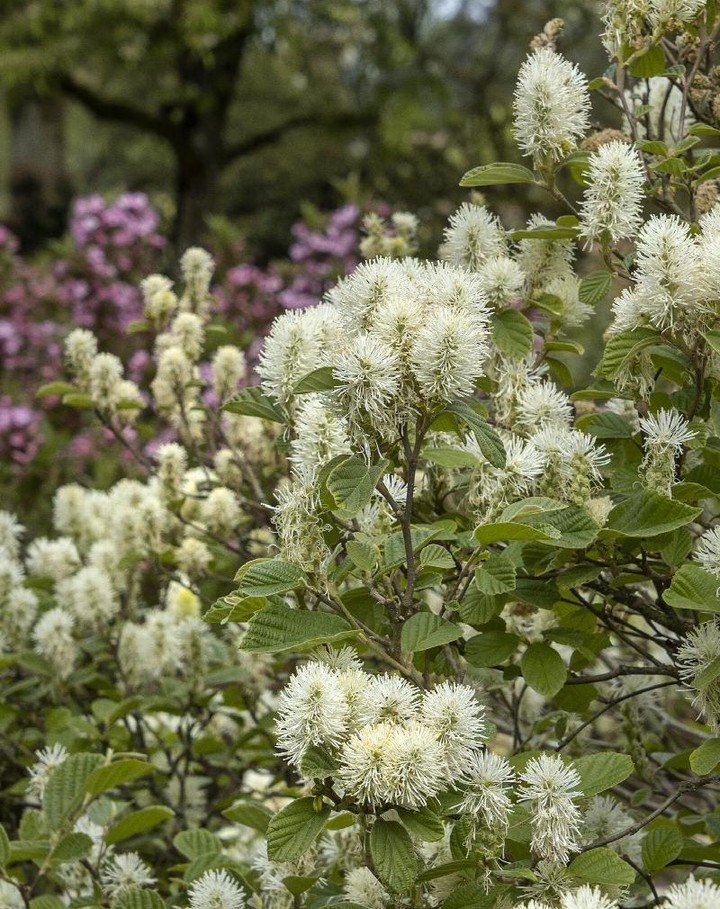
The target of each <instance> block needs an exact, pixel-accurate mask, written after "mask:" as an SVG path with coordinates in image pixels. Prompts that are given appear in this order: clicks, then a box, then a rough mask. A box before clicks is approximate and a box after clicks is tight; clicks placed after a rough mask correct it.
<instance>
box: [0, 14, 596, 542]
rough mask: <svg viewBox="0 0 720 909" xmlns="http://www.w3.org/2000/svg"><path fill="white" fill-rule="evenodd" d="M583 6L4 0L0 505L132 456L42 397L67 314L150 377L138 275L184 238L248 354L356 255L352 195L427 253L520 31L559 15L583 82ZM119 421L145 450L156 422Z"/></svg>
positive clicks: (171, 260)
mask: <svg viewBox="0 0 720 909" xmlns="http://www.w3.org/2000/svg"><path fill="white" fill-rule="evenodd" d="M599 6H600V3H599V0H556V2H552V0H496V2H492V0H3V3H2V4H0V503H2V505H1V506H0V507H3V508H9V509H11V510H16V511H17V512H18V514H19V515H20V518H21V520H22V522H23V523H24V524H26V525H27V526H28V527H30V528H33V529H35V530H40V529H42V528H44V527H45V526H46V524H47V521H48V515H49V511H50V507H51V501H52V494H53V492H54V490H55V489H56V488H57V487H58V486H59V485H61V484H62V483H65V482H79V483H84V484H88V485H91V486H95V487H98V488H104V487H106V486H107V485H109V484H110V483H111V482H113V481H114V480H115V479H117V478H118V477H119V476H125V475H132V473H133V470H134V469H135V468H134V466H133V464H132V463H130V462H129V461H128V459H127V457H126V452H124V451H123V448H122V446H120V445H118V444H117V442H116V441H115V440H114V439H113V438H112V437H111V436H108V435H107V433H106V434H104V435H103V433H102V432H101V431H99V429H98V427H97V423H96V422H95V421H94V420H93V419H92V416H91V415H89V414H88V413H87V412H83V411H82V409H78V410H73V409H72V407H71V406H68V405H67V402H65V403H62V402H61V400H60V396H59V395H58V394H45V395H43V394H40V395H38V390H39V389H40V388H41V387H42V386H44V385H45V384H46V383H48V382H53V381H54V380H57V379H58V378H62V376H63V362H62V343H63V338H64V337H65V335H66V334H67V332H68V331H69V330H70V328H71V327H74V326H77V325H80V326H83V327H86V328H89V329H91V330H92V331H93V332H94V333H95V334H96V335H97V337H98V341H99V344H100V347H101V349H102V350H105V351H110V352H112V353H115V354H117V355H118V356H120V357H121V359H122V361H123V363H124V364H125V368H126V375H127V376H128V377H129V378H132V379H133V380H134V381H136V382H137V383H138V384H139V385H140V387H141V388H147V387H148V383H149V381H150V379H151V378H152V375H153V362H152V356H151V353H150V352H149V351H151V345H152V339H151V338H150V337H149V336H148V335H147V333H143V331H142V330H141V331H139V332H138V333H135V332H134V331H133V325H134V324H135V323H136V321H137V320H138V319H141V317H142V299H141V294H140V291H139V282H140V280H141V279H142V278H143V277H144V276H146V275H147V274H149V273H151V272H156V271H166V272H168V273H170V274H174V273H175V271H176V268H177V265H176V263H177V259H178V255H179V253H180V252H182V251H183V250H184V249H185V248H186V247H187V246H189V245H191V244H198V243H200V244H203V245H206V246H207V247H208V248H209V249H210V250H211V252H212V253H213V255H214V257H215V259H216V262H217V270H216V279H215V280H216V283H215V286H214V288H213V290H214V293H215V298H216V301H217V302H216V306H215V309H214V312H213V318H214V320H216V321H217V324H218V327H219V329H220V331H221V333H222V336H223V337H224V338H226V339H227V341H229V342H232V343H235V344H238V345H240V346H242V347H243V349H245V350H247V351H248V352H249V356H250V359H251V360H252V357H253V356H255V355H257V351H258V350H259V348H260V346H261V343H262V337H263V334H264V332H265V331H266V330H267V328H268V326H269V324H270V322H271V320H272V319H273V317H274V316H276V315H277V314H278V313H279V312H282V311H283V310H284V309H287V308H293V307H297V306H304V305H308V304H309V303H313V302H316V301H317V300H319V299H320V297H321V296H322V294H323V292H324V290H325V289H327V288H328V287H329V286H331V285H332V284H333V283H334V282H335V281H336V280H337V278H338V277H339V276H340V275H342V274H344V273H346V272H347V271H348V270H349V269H351V268H353V267H354V265H355V264H356V261H357V247H358V241H359V238H360V224H361V220H362V217H363V213H364V212H368V211H379V212H380V213H383V214H387V213H389V212H392V211H393V210H403V209H404V210H410V211H412V212H415V213H416V214H417V215H418V216H419V218H420V222H421V229H420V234H419V237H418V240H419V247H420V249H419V252H420V254H421V255H430V256H433V255H435V253H436V250H437V245H438V242H439V240H440V238H441V236H442V229H443V226H444V225H445V223H446V221H447V217H448V215H449V214H451V213H452V211H453V210H454V209H455V208H456V207H457V206H458V205H459V204H460V202H462V201H463V200H465V199H467V198H468V191H467V190H463V189H461V188H460V187H459V185H458V183H459V180H460V178H461V176H462V175H463V173H464V172H465V171H466V170H468V169H469V168H471V167H473V166H475V165H478V164H483V163H488V162H491V161H496V160H518V153H517V149H516V148H515V145H514V142H513V138H512V131H511V105H512V94H513V89H514V85H515V79H516V75H517V71H518V69H519V67H520V64H521V62H522V60H523V59H524V57H525V55H526V53H527V49H528V42H529V41H530V39H531V38H532V37H533V35H535V34H536V33H538V32H539V31H540V30H541V29H542V27H543V25H544V24H545V22H547V21H548V20H549V19H550V18H553V17H555V16H562V18H563V19H564V20H565V33H564V36H563V39H562V42H561V45H560V49H561V50H562V51H563V53H565V54H566V55H567V56H568V57H569V58H570V59H572V60H574V61H576V62H578V63H579V64H580V66H581V68H582V69H583V70H584V71H585V73H586V74H587V75H588V77H590V78H592V77H593V76H595V75H597V74H599V73H601V72H602V71H603V69H604V68H605V66H606V65H607V60H606V58H605V56H604V53H603V51H602V48H601V45H600V42H599V40H598V35H599V33H600V31H601V23H600V17H599ZM598 113H599V114H602V118H603V119H605V117H606V114H607V112H605V111H599V112H598ZM570 190H571V191H572V192H574V193H575V194H576V195H577V193H578V192H579V187H578V186H574V187H571V188H570ZM487 202H488V204H489V205H490V207H491V208H492V209H494V210H495V211H496V212H498V214H500V215H501V217H502V219H503V220H504V222H505V224H506V225H507V226H508V227H516V226H520V225H521V224H523V223H524V222H525V220H526V219H527V216H528V215H529V214H530V213H531V212H533V211H536V210H542V211H543V212H544V213H545V214H546V215H547V216H548V217H551V218H552V217H555V216H557V215H558V214H561V213H563V212H561V211H560V210H555V209H553V207H552V203H550V204H549V200H548V197H547V194H545V193H542V194H541V191H540V190H537V189H535V188H532V187H527V186H525V185H520V186H517V185H509V186H500V187H495V188H490V189H489V190H488V192H487ZM586 267H587V263H580V268H581V270H583V269H585V268H586ZM604 324H605V319H604V314H603V313H602V312H600V313H596V315H595V316H594V317H593V320H592V321H591V322H590V323H589V324H588V325H586V326H584V327H583V329H581V330H580V333H579V339H580V340H581V341H582V342H583V343H584V344H585V348H586V355H585V357H584V359H582V360H578V358H575V360H574V362H573V363H572V364H571V365H570V370H571V371H568V372H567V377H566V380H565V384H566V385H567V386H568V387H571V386H572V385H573V384H575V383H577V382H579V381H582V380H583V379H584V378H587V375H588V373H589V370H590V369H591V368H592V366H593V365H594V364H595V363H596V362H597V355H598V346H599V343H600V338H601V334H602V326H603V325H604ZM215 337H218V336H215ZM218 343H220V342H219V341H218ZM559 356H560V357H563V356H564V355H562V354H561V355H559ZM128 433H129V434H131V435H132V444H133V445H135V446H136V447H137V446H142V447H146V451H147V454H148V456H150V457H151V456H152V446H153V445H154V444H157V442H158V435H157V426H156V425H155V424H154V423H153V421H152V419H151V418H149V419H141V420H138V421H137V423H136V424H135V426H134V427H133V428H132V429H131V430H130V429H128ZM124 457H125V460H124V461H123V458H124Z"/></svg>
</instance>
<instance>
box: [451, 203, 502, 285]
mask: <svg viewBox="0 0 720 909" xmlns="http://www.w3.org/2000/svg"><path fill="white" fill-rule="evenodd" d="M506 247H507V243H506V240H505V234H504V231H503V229H502V226H501V225H500V222H499V221H498V219H497V217H496V216H495V215H493V214H491V213H490V212H489V211H488V210H487V208H485V206H484V205H473V204H471V203H470V202H463V204H462V205H461V206H460V208H458V210H457V211H456V212H455V214H453V215H451V216H450V222H449V224H448V226H447V227H446V228H445V239H444V242H443V245H442V247H441V249H440V255H441V257H442V258H443V259H445V260H446V261H447V262H449V263H450V264H451V265H456V266H459V267H461V268H467V269H468V270H469V271H478V270H479V269H480V266H481V265H482V263H483V262H484V261H485V260H486V259H488V258H490V257H492V256H500V255H502V254H503V253H505V251H506Z"/></svg>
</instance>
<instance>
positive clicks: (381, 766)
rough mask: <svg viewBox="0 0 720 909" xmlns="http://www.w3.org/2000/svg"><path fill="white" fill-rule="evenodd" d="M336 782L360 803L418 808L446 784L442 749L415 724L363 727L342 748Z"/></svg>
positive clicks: (374, 805)
mask: <svg viewBox="0 0 720 909" xmlns="http://www.w3.org/2000/svg"><path fill="white" fill-rule="evenodd" d="M338 778H339V780H340V782H341V783H342V785H343V786H344V787H345V790H346V792H347V793H348V795H350V796H352V797H353V798H354V799H356V800H357V801H358V802H359V803H360V804H363V805H370V806H371V807H375V808H376V807H379V806H380V805H385V804H396V805H400V806H402V807H404V808H419V807H421V806H423V805H426V804H427V801H428V799H430V798H432V796H434V795H436V794H437V793H438V792H439V791H440V790H441V789H443V788H444V787H445V786H446V785H447V777H446V765H445V763H444V750H443V748H442V746H441V745H440V743H439V742H438V740H437V739H436V738H435V736H434V735H433V734H432V732H431V731H430V730H429V729H427V728H426V727H425V726H422V725H421V724H420V723H419V722H417V721H414V722H410V723H408V724H407V725H404V726H400V725H398V724H396V723H392V722H383V723H377V724H375V725H371V726H365V727H364V728H363V729H361V730H360V731H359V732H357V733H356V734H355V735H353V736H351V738H350V739H349V740H348V741H347V742H346V743H345V745H344V746H343V748H342V751H341V753H340V769H339V772H338Z"/></svg>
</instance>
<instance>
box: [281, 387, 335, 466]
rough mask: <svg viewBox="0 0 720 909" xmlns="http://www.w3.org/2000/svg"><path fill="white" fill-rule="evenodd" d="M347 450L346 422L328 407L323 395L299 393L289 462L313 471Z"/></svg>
mask: <svg viewBox="0 0 720 909" xmlns="http://www.w3.org/2000/svg"><path fill="white" fill-rule="evenodd" d="M349 451H350V441H349V439H348V427H347V421H346V420H345V419H343V417H341V416H338V414H337V413H336V412H335V411H334V410H331V409H330V407H328V400H327V398H326V397H325V396H324V395H320V394H309V395H303V397H302V398H301V399H300V403H299V405H298V408H297V413H296V415H295V436H294V438H293V439H292V441H291V442H290V461H291V462H292V463H293V464H294V465H296V466H298V467H300V468H302V469H305V470H315V469H317V468H319V467H321V466H322V465H323V464H326V463H327V462H328V461H331V460H332V459H333V458H334V457H336V456H337V455H340V454H343V453H347V452H349Z"/></svg>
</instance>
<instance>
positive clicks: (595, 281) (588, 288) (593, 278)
mask: <svg viewBox="0 0 720 909" xmlns="http://www.w3.org/2000/svg"><path fill="white" fill-rule="evenodd" d="M611 284H612V275H611V274H610V272H609V271H594V272H593V273H592V274H589V275H585V277H584V278H583V279H582V281H581V282H580V288H579V292H578V294H579V297H580V302H581V303H585V304H587V305H588V306H595V304H596V303H599V302H600V301H601V300H603V299H604V298H605V297H606V296H607V294H608V291H609V290H610V285H611Z"/></svg>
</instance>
